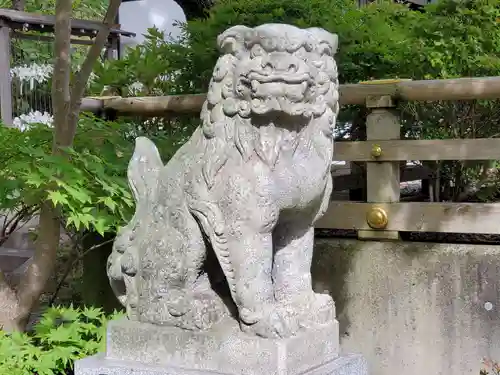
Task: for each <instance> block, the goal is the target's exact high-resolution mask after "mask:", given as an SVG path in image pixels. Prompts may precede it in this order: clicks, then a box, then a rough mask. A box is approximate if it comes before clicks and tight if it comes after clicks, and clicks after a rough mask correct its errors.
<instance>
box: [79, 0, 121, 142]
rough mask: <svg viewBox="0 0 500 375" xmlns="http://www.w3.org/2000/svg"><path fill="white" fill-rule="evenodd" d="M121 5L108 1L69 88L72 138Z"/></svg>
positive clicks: (116, 0) (117, 1)
mask: <svg viewBox="0 0 500 375" xmlns="http://www.w3.org/2000/svg"><path fill="white" fill-rule="evenodd" d="M121 3H122V0H110V1H109V6H108V10H107V11H106V15H105V16H104V20H103V21H102V23H103V25H102V27H101V29H100V30H99V32H98V33H97V36H96V37H95V40H94V43H93V44H92V46H91V47H90V50H89V52H88V54H87V57H86V58H85V61H84V62H83V64H82V66H81V68H80V70H79V71H78V72H77V73H76V74H75V77H74V82H73V84H72V87H71V104H70V108H69V127H70V128H71V129H70V130H73V136H74V132H76V124H77V122H78V116H79V113H80V106H81V105H82V98H83V94H84V93H85V88H86V86H87V82H88V80H89V77H90V74H91V73H92V70H93V68H94V65H95V63H96V61H97V60H98V58H99V56H100V55H101V51H102V49H103V48H104V46H105V44H106V42H107V40H108V37H109V33H110V30H111V28H112V27H113V25H114V21H115V19H116V14H117V13H118V8H119V7H120V5H121Z"/></svg>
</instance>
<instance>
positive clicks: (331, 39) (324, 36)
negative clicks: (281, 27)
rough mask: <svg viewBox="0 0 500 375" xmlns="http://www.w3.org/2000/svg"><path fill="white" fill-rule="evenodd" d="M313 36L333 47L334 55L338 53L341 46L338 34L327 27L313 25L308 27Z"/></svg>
mask: <svg viewBox="0 0 500 375" xmlns="http://www.w3.org/2000/svg"><path fill="white" fill-rule="evenodd" d="M307 31H309V32H310V33H311V34H312V36H313V37H314V38H315V39H316V40H317V42H319V44H321V43H326V44H328V46H329V47H330V48H331V51H332V56H334V55H335V54H336V53H337V50H338V46H339V37H338V35H337V34H332V33H330V32H328V31H326V30H325V29H322V28H319V27H311V28H309V29H307Z"/></svg>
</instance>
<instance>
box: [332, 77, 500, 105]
mask: <svg viewBox="0 0 500 375" xmlns="http://www.w3.org/2000/svg"><path fill="white" fill-rule="evenodd" d="M374 96H375V97H379V96H391V97H392V98H394V99H400V100H405V101H431V102H433V101H438V100H471V99H496V98H499V97H500V77H477V78H456V79H433V80H422V81H411V80H385V81H384V80H382V81H367V82H363V83H358V84H346V85H341V86H340V102H341V104H344V105H345V104H365V102H366V99H368V98H369V97H374Z"/></svg>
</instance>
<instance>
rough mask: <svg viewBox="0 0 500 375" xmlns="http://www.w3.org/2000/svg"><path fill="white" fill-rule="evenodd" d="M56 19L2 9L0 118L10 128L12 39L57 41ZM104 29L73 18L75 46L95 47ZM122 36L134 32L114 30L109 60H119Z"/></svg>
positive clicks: (107, 55)
mask: <svg viewBox="0 0 500 375" xmlns="http://www.w3.org/2000/svg"><path fill="white" fill-rule="evenodd" d="M54 25H55V16H51V15H44V14H35V13H27V12H21V11H18V10H13V9H3V8H0V116H1V119H2V122H3V123H4V124H5V125H7V126H12V124H13V118H12V117H13V116H12V113H13V103H12V86H11V80H12V77H11V70H10V68H11V60H12V56H11V47H12V46H11V40H12V38H18V39H27V40H35V41H45V42H49V43H52V42H53V40H54V36H53V33H54ZM102 27H104V26H103V24H102V23H101V22H97V21H87V20H79V19H72V20H71V35H72V36H74V37H75V38H72V39H71V44H80V45H92V44H93V38H95V36H96V35H97V33H98V31H99V30H100V29H101V28H102ZM120 36H125V37H131V36H135V34H134V33H131V32H126V31H123V30H120V29H119V28H112V29H111V30H110V34H109V38H108V41H107V43H106V57H107V58H109V59H113V58H117V57H118V43H119V38H120Z"/></svg>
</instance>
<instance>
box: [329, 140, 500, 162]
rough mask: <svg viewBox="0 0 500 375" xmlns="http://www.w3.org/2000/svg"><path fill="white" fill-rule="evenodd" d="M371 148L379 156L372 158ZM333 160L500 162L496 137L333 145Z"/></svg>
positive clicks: (340, 143) (499, 144)
mask: <svg viewBox="0 0 500 375" xmlns="http://www.w3.org/2000/svg"><path fill="white" fill-rule="evenodd" d="M374 145H378V146H380V148H381V150H382V154H381V155H380V156H378V157H377V158H373V157H372V148H373V146H374ZM334 159H335V160H345V161H375V160H376V161H395V160H496V159H500V138H480V139H432V140H391V141H359V142H337V143H335V156H334Z"/></svg>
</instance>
